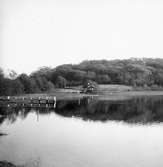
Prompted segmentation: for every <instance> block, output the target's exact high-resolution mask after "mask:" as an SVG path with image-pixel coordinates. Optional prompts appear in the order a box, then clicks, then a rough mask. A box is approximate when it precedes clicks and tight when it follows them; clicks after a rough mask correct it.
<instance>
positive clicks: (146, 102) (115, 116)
mask: <svg viewBox="0 0 163 167" xmlns="http://www.w3.org/2000/svg"><path fill="white" fill-rule="evenodd" d="M31 112H35V113H36V114H37V116H38V115H39V114H48V113H51V112H55V113H57V114H59V115H62V116H65V117H78V118H82V119H83V120H92V121H102V122H105V121H108V120H116V121H125V122H128V123H142V124H145V123H152V122H162V121H163V96H152V97H149V96H147V97H137V98H132V99H128V100H127V99H126V100H118V101H108V100H107V101H106V100H100V99H92V98H83V99H78V100H68V101H66V100H60V101H57V105H56V106H55V108H54V107H41V106H39V107H38V106H28V107H27V106H26V107H24V106H15V107H13V106H9V107H6V106H3V107H0V115H1V117H0V123H3V121H4V120H8V121H9V122H10V123H13V122H15V121H16V120H17V118H18V117H19V118H21V119H25V118H26V117H27V115H28V114H29V113H31Z"/></svg>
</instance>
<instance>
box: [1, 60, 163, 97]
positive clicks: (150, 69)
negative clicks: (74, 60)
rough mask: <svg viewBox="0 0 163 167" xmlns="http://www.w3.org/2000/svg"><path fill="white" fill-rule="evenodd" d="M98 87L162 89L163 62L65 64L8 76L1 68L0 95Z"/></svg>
mask: <svg viewBox="0 0 163 167" xmlns="http://www.w3.org/2000/svg"><path fill="white" fill-rule="evenodd" d="M88 80H89V81H94V82H96V83H98V84H123V85H130V86H133V87H142V88H161V87H163V59H150V58H143V59H136V58H131V59H125V60H111V61H108V60H92V61H83V62H81V63H80V64H74V65H73V64H64V65H60V66H58V67H56V68H48V67H42V68H40V69H39V70H37V71H35V72H33V73H31V74H30V75H27V74H20V75H16V74H15V73H12V74H11V75H10V77H5V75H4V73H3V70H2V69H0V95H15V94H24V93H38V92H48V91H52V90H54V89H55V88H65V87H71V86H78V85H84V83H85V82H86V81H88Z"/></svg>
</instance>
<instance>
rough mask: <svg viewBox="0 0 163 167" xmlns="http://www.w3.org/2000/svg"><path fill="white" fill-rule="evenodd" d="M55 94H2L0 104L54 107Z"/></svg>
mask: <svg viewBox="0 0 163 167" xmlns="http://www.w3.org/2000/svg"><path fill="white" fill-rule="evenodd" d="M56 101H57V100H56V97H55V96H37V97H32V96H3V97H0V106H8V107H10V106H12V107H14V106H24V107H49V106H50V107H53V108H55V107H56Z"/></svg>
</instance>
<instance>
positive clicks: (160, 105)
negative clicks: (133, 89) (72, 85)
mask: <svg viewBox="0 0 163 167" xmlns="http://www.w3.org/2000/svg"><path fill="white" fill-rule="evenodd" d="M0 114H1V115H2V116H1V117H0V132H4V133H7V134H8V135H7V136H1V137H0V161H1V160H7V161H9V162H12V163H14V164H16V165H26V166H39V167H91V166H92V167H131V166H132V167H140V166H142V167H162V166H163V159H162V157H163V124H162V121H163V96H153V97H139V98H133V99H128V100H127V99H126V100H121V101H104V100H103V101H102V100H98V99H91V98H90V99H80V100H69V101H57V106H56V107H55V108H46V107H44V106H42V107H41V108H38V107H37V106H35V107H33V108H31V107H25V108H23V107H21V106H14V107H12V106H9V107H4V106H3V107H1V108H0Z"/></svg>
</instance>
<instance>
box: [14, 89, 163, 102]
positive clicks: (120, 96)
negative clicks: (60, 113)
mask: <svg viewBox="0 0 163 167" xmlns="http://www.w3.org/2000/svg"><path fill="white" fill-rule="evenodd" d="M46 96H55V97H56V99H57V100H73V99H81V98H84V97H90V98H94V99H98V100H124V99H130V98H133V97H138V96H163V91H114V92H106V93H105V92H102V93H96V94H94V93H90V94H84V93H75V92H74V93H71V92H48V93H34V94H24V95H18V96H14V97H27V98H28V97H33V98H38V97H46Z"/></svg>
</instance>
